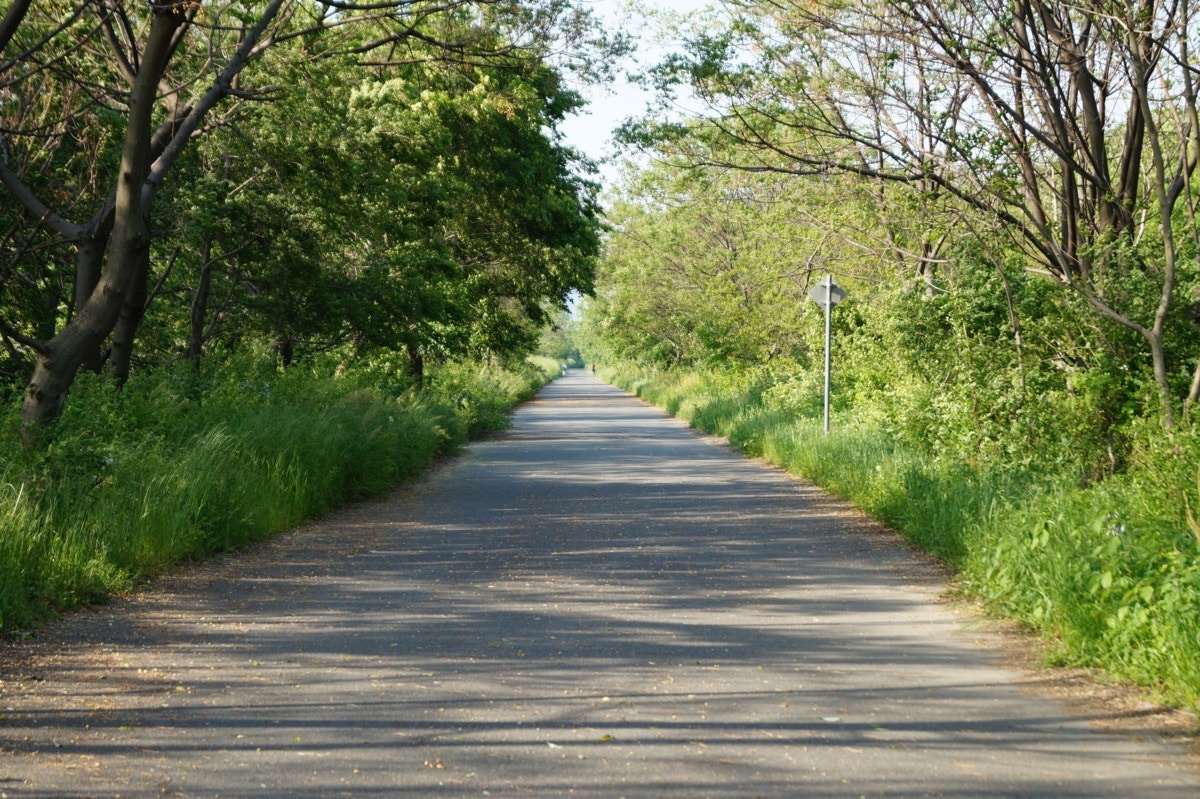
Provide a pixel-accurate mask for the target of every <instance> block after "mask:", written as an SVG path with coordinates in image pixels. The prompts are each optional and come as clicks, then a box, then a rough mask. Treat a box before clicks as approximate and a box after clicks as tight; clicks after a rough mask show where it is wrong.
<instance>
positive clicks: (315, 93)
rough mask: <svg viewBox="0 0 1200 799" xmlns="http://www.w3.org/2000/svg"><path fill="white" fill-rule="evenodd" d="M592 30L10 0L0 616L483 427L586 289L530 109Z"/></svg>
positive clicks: (417, 13) (504, 12) (265, 523)
mask: <svg viewBox="0 0 1200 799" xmlns="http://www.w3.org/2000/svg"><path fill="white" fill-rule="evenodd" d="M622 50H623V44H622V43H621V42H619V41H610V40H608V39H607V38H606V36H605V35H604V34H603V32H602V31H600V30H598V29H597V27H596V25H595V24H594V23H593V21H592V19H591V17H590V14H589V12H587V11H585V10H581V9H579V8H576V7H574V6H572V5H571V4H569V3H565V2H560V1H559V0H511V1H510V0H470V2H452V3H445V4H436V3H435V4H428V3H422V2H397V3H394V4H389V3H374V2H370V3H358V2H354V0H350V1H349V2H342V0H338V2H332V0H330V1H328V2H327V1H326V0H315V2H308V1H307V0H269V1H268V2H262V3H249V4H247V3H243V2H225V1H223V0H217V2H204V3H180V2H174V1H173V0H171V1H167V0H163V1H162V2H159V1H158V0H155V2H148V3H146V2H132V0H129V1H127V0H112V2H104V3H96V2H91V1H90V0H77V1H76V0H67V2H60V3H31V2H28V0H14V2H12V3H9V4H8V6H7V8H6V10H5V11H4V13H3V15H2V16H0V402H2V407H3V414H2V415H0V447H3V451H4V453H5V457H4V459H3V461H2V462H0V575H3V577H2V579H0V630H3V631H15V630H21V629H24V628H26V627H27V626H29V625H31V624H34V623H36V622H37V620H38V619H40V618H42V617H43V616H44V615H45V614H47V613H51V612H54V611H57V610H60V609H63V608H67V607H71V606H72V605H76V604H78V603H82V602H93V601H98V600H101V599H103V598H104V597H105V596H108V595H110V594H111V593H113V592H119V591H124V590H127V589H129V588H130V587H131V586H134V585H136V584H137V583H138V582H139V581H141V580H143V579H145V578H146V577H148V576H151V575H154V574H157V573H160V572H162V571H163V570H165V569H168V568H171V567H172V566H173V565H175V564H177V563H179V562H181V561H185V560H189V559H194V558H198V557H202V556H204V555H205V554H207V553H210V552H213V551H217V550H224V549H229V548H232V547H236V546H239V545H241V544H243V543H245V542H247V541H252V540H255V539H259V538H262V537H264V536H267V535H270V534H271V533H274V532H277V531H279V530H281V529H284V528H286V527H288V526H290V525H294V524H295V523H297V522H298V521H300V520H301V519H305V518H308V517H311V516H313V515H316V514H320V513H323V512H325V511H327V510H329V509H330V508H333V507H336V506H337V505H339V504H342V503H344V502H347V501H351V500H354V499H357V498H360V497H365V496H369V495H371V494H375V493H378V492H380V491H382V490H384V489H385V488H386V487H388V486H390V485H392V484H394V483H395V482H397V481H398V480H401V479H403V478H405V477H407V476H409V475H412V474H413V473H414V472H415V471H416V470H418V469H420V468H421V467H422V466H423V465H425V464H427V463H428V462H429V461H430V459H432V458H433V457H434V456H436V455H437V454H438V453H442V452H447V451H449V450H451V449H453V448H454V447H455V446H457V445H458V444H460V443H461V442H463V441H464V440H466V439H467V438H468V437H469V436H472V435H477V434H479V433H481V432H482V431H484V430H487V429H491V428H495V427H497V426H500V425H502V424H504V419H505V412H506V411H507V409H508V408H509V407H510V406H511V405H512V404H513V403H515V402H517V401H519V400H520V399H522V398H524V397H526V396H528V395H529V394H530V393H531V392H532V391H533V390H534V389H535V388H536V387H537V386H540V385H541V384H542V383H543V382H544V381H545V380H546V379H548V377H547V375H549V374H552V373H554V372H557V369H558V361H557V360H553V361H548V360H547V359H543V360H542V363H541V366H540V367H537V366H532V365H530V362H529V360H528V358H529V356H530V355H532V354H533V353H534V352H535V351H536V350H537V349H538V347H539V340H540V337H541V335H542V332H543V331H544V330H545V329H546V328H547V326H548V325H552V324H553V323H554V321H555V320H556V319H561V317H562V316H563V314H565V308H566V302H567V298H568V297H569V296H571V295H572V294H573V293H575V292H580V291H588V290H589V289H590V287H591V278H592V273H593V269H594V262H595V257H596V255H597V253H598V251H599V244H600V221H599V216H598V210H599V209H598V205H597V203H596V198H595V194H596V191H597V186H596V185H595V184H594V183H593V182H592V181H591V180H590V179H589V177H588V176H589V175H590V174H591V173H592V171H593V168H592V166H591V165H590V164H589V163H588V162H587V161H586V159H584V158H583V157H581V156H580V155H579V154H578V153H576V152H574V151H572V150H571V149H570V148H568V147H567V146H566V145H565V144H564V143H563V142H562V139H561V136H560V135H559V134H558V132H557V128H558V125H559V124H560V123H561V122H562V121H563V119H564V118H565V117H566V116H567V115H568V114H569V113H570V112H571V111H572V110H573V109H576V108H578V107H579V106H580V105H581V104H582V98H581V96H580V95H579V94H578V93H577V92H576V91H575V90H574V89H573V88H571V87H572V86H574V87H579V86H582V85H584V84H586V83H587V82H588V81H592V80H596V79H599V78H600V77H602V76H603V74H604V71H605V69H606V64H607V63H608V62H609V61H610V60H611V59H612V57H613V56H614V55H616V54H619V53H620V52H622ZM547 363H550V364H551V365H550V366H549V367H548V366H547Z"/></svg>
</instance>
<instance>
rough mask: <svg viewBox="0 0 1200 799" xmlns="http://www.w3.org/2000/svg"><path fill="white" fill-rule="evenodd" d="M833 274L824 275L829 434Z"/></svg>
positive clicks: (827, 421) (826, 424) (826, 414)
mask: <svg viewBox="0 0 1200 799" xmlns="http://www.w3.org/2000/svg"><path fill="white" fill-rule="evenodd" d="M832 343H833V275H827V276H826V277H825V433H826V435H828V434H829V393H830V389H831V382H832V381H831V375H832V372H833V355H832V349H833V348H832V346H831V344H832Z"/></svg>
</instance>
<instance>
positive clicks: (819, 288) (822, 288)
mask: <svg viewBox="0 0 1200 799" xmlns="http://www.w3.org/2000/svg"><path fill="white" fill-rule="evenodd" d="M808 296H810V297H812V298H813V300H814V301H815V302H816V303H817V305H820V306H821V308H822V309H824V311H825V432H826V433H828V432H829V395H830V394H831V393H832V391H831V389H832V385H831V383H832V379H831V376H832V374H833V346H832V345H833V306H835V305H837V304H838V303H839V302H841V301H842V300H844V299H846V290H845V289H844V288H842V287H841V286H839V285H838V284H837V283H834V282H833V275H826V276H825V279H824V280H822V281H821V282H820V283H818V284H817V285H816V287H815V288H814V289H813V290H812V291H810V292H809V293H808Z"/></svg>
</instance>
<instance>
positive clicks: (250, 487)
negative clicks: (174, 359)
mask: <svg viewBox="0 0 1200 799" xmlns="http://www.w3.org/2000/svg"><path fill="white" fill-rule="evenodd" d="M541 360H542V361H545V362H541V363H539V364H538V365H534V364H533V363H530V364H526V365H524V366H523V367H517V368H510V369H500V368H495V367H491V368H489V367H483V366H479V365H475V364H469V363H456V364H447V365H443V366H440V367H438V368H437V369H435V370H433V371H432V373H431V374H430V375H429V376H428V378H427V381H426V387H425V389H423V390H416V389H414V388H413V387H412V386H411V385H410V384H409V381H407V380H406V379H405V378H402V377H401V378H397V377H395V376H394V375H395V372H394V371H393V370H391V369H389V368H388V367H387V365H386V364H376V365H374V366H370V367H359V368H356V369H351V370H345V369H344V368H340V367H338V365H337V364H336V363H329V364H327V368H321V367H314V368H309V369H307V370H305V369H301V368H298V367H293V368H290V369H288V370H287V371H279V370H278V369H276V367H275V366H274V363H273V361H272V360H270V359H249V358H247V359H243V360H241V361H239V362H237V363H234V364H230V365H227V366H225V367H223V368H220V369H216V370H214V371H212V372H206V373H205V374H204V375H203V376H196V375H195V374H194V373H193V372H191V370H190V367H189V366H186V365H182V366H179V367H177V368H174V369H159V370H157V371H148V372H143V373H141V374H139V375H137V376H135V378H134V380H133V381H131V383H130V384H129V385H127V386H126V387H125V388H124V389H123V390H117V389H115V388H114V387H113V386H112V384H111V383H110V382H108V381H106V380H104V379H101V378H91V379H88V378H81V379H80V380H79V381H78V382H77V384H76V386H75V388H74V389H73V391H72V397H71V402H70V403H68V405H67V408H66V413H65V415H64V416H63V418H62V419H61V420H60V421H58V422H57V423H55V424H54V425H53V426H52V427H51V428H50V429H48V430H46V431H44V433H43V439H44V440H42V441H40V442H37V444H35V445H34V446H28V447H24V448H23V447H22V446H20V444H19V433H20V430H19V428H18V425H17V421H16V414H15V411H14V412H10V414H9V418H8V426H7V428H6V429H5V430H4V431H3V436H4V438H5V439H6V440H5V441H4V442H3V445H4V446H5V447H6V449H7V451H8V452H9V453H12V456H11V457H10V458H9V459H8V460H7V462H6V464H5V466H4V467H3V469H4V471H3V472H2V473H0V497H2V500H0V574H2V575H4V577H3V580H2V581H0V629H3V630H7V631H13V630H17V629H22V628H26V627H28V626H29V625H31V624H34V623H36V622H37V621H38V620H39V619H41V618H43V617H44V616H46V615H47V614H48V613H51V612H54V611H57V610H61V609H65V608H69V607H71V606H74V605H78V604H80V603H88V602H95V601H100V600H102V599H103V598H104V597H106V596H109V595H111V594H114V593H119V592H123V591H127V590H129V589H130V588H131V587H132V586H134V585H135V584H137V583H138V582H139V581H141V580H143V579H145V578H147V577H149V576H152V575H155V574H158V573H161V572H163V571H164V570H166V569H168V568H170V567H171V566H173V565H175V564H178V563H179V562H181V561H186V560H189V559H195V558H200V557H203V556H204V555H206V554H209V553H212V552H216V551H221V550H228V549H231V548H235V547H238V546H240V545H243V544H245V543H248V542H251V541H255V540H258V539H262V538H265V537H267V536H270V535H271V534H273V533H276V532H279V531H281V530H284V529H286V528H288V527H290V526H293V525H295V524H296V523H298V522H299V521H301V520H303V519H306V518H310V517H312V516H315V515H319V514H321V513H323V512H325V511H328V510H330V509H332V508H334V507H337V506H339V505H341V504H344V503H346V502H350V501H353V500H356V499H360V498H364V497H367V496H370V495H372V494H377V493H379V492H381V491H383V490H384V489H386V488H388V487H389V486H392V485H394V484H395V483H396V482H398V481H400V480H402V479H404V478H406V477H408V476H410V475H413V474H414V473H416V472H417V471H418V470H419V469H421V468H422V467H423V466H425V465H426V464H428V463H429V462H430V461H431V460H432V459H433V458H434V457H435V456H436V455H438V454H439V453H444V452H447V451H449V450H452V449H453V448H454V447H455V446H457V445H459V444H460V443H462V442H464V441H465V440H467V439H468V438H469V437H470V436H472V435H476V434H478V433H480V432H483V431H485V430H487V429H492V428H497V427H501V426H503V425H504V424H505V423H506V419H507V416H506V413H507V411H508V409H509V408H510V407H511V406H512V405H513V404H515V403H516V402H518V401H520V400H522V399H525V398H527V397H529V396H531V395H532V394H533V393H534V392H535V391H536V390H537V389H538V388H539V387H540V386H542V385H543V384H544V383H545V382H546V381H547V380H548V379H549V375H550V374H552V373H553V371H557V368H558V364H557V363H555V362H552V361H549V360H548V359H541Z"/></svg>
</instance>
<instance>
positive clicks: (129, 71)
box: [0, 0, 586, 424]
mask: <svg viewBox="0 0 1200 799" xmlns="http://www.w3.org/2000/svg"><path fill="white" fill-rule="evenodd" d="M583 19H584V16H582V15H580V14H579V13H577V12H575V11H574V10H573V9H571V8H570V7H569V6H568V5H567V4H565V3H562V2H558V1H557V0H548V2H545V3H541V4H534V3H531V4H519V3H515V2H507V1H506V0H477V1H476V2H465V1H464V2H458V1H457V0H449V2H445V3H438V2H432V3H431V2H420V1H418V0H409V1H408V2H398V3H386V4H378V3H365V4H357V3H354V2H349V3H347V2H333V1H332V0H329V1H328V2H325V1H323V0H319V2H316V3H305V2H300V0H271V2H268V3H264V4H251V5H244V4H241V3H237V2H225V3H219V4H211V5H210V4H201V3H198V2H168V1H167V0H163V2H155V3H151V4H150V5H149V6H148V7H147V6H142V5H138V4H132V3H125V2H121V1H120V0H113V2H108V3H104V4H95V3H79V4H78V5H58V6H56V5H53V4H47V5H41V6H37V7H34V6H33V5H32V4H22V3H18V4H16V5H14V6H12V7H11V8H10V11H9V13H8V14H7V15H6V16H5V19H4V21H3V23H0V25H2V27H0V42H3V43H4V44H5V50H4V59H5V60H4V61H3V62H0V90H3V91H4V92H5V93H6V94H5V96H6V97H12V98H15V102H12V103H6V107H5V108H4V109H3V112H2V113H3V118H2V119H0V142H2V143H3V144H4V155H5V157H4V158H3V159H2V162H0V183H2V184H3V186H4V188H5V190H6V191H7V192H8V193H9V194H10V196H12V197H13V198H14V199H15V200H16V201H17V203H18V204H19V206H20V208H21V215H20V216H19V218H15V219H14V221H13V224H14V226H15V227H16V228H19V229H20V230H22V231H25V230H31V229H34V230H49V231H51V235H50V236H48V237H46V238H47V239H48V241H46V242H45V244H39V246H57V245H59V244H63V243H65V244H69V245H70V246H72V247H73V248H74V250H75V252H76V258H75V265H74V268H73V270H72V274H71V276H70V277H69V278H66V279H65V280H62V281H61V282H65V283H68V284H72V285H73V298H72V300H71V301H70V302H69V304H68V307H67V308H66V312H65V313H56V314H54V316H55V318H54V320H53V324H52V326H51V330H52V332H51V330H48V329H47V325H42V326H41V327H40V328H38V329H33V328H31V327H30V326H29V325H28V324H22V322H23V320H20V319H14V318H12V314H11V310H12V309H11V308H10V309H8V310H9V313H7V314H6V317H8V318H6V319H5V320H4V322H3V332H4V334H5V336H6V339H7V340H8V341H9V342H12V343H15V344H16V345H17V346H20V347H26V348H28V349H30V350H32V351H33V352H35V353H36V354H37V357H36V362H35V365H34V369H33V375H32V377H31V379H30V381H29V383H28V386H27V389H26V392H25V400H24V404H23V408H22V417H23V419H24V420H25V421H26V422H27V423H29V424H37V423H44V422H46V421H48V420H51V419H53V418H55V417H56V416H57V414H58V413H59V412H60V410H61V407H62V403H63V401H64V399H65V396H66V392H67V390H68V388H69V387H70V384H71V382H72V381H73V379H74V376H75V374H76V372H77V370H78V369H79V368H80V367H82V366H84V365H85V364H87V365H89V366H91V367H92V368H98V367H99V364H100V360H101V348H102V346H103V345H104V343H105V342H106V341H107V342H108V343H109V346H108V358H109V363H110V368H112V370H113V371H114V374H115V375H116V376H117V378H118V379H123V378H124V376H125V375H127V374H128V370H129V367H130V363H131V355H132V352H133V345H134V336H135V335H136V334H137V332H138V330H139V328H140V326H141V324H142V321H143V318H144V314H145V312H146V308H147V304H148V302H149V300H150V297H151V292H150V281H149V277H150V274H151V258H152V253H153V248H154V245H155V235H156V233H155V229H154V219H155V212H156V209H157V208H158V207H159V203H158V198H159V195H160V193H161V192H162V191H163V189H164V187H165V188H166V189H167V191H168V192H169V190H170V188H171V186H172V180H174V176H175V175H176V174H177V173H178V172H179V169H178V165H179V163H180V159H181V158H182V156H183V155H184V153H185V152H187V151H188V149H189V144H190V143H191V142H192V140H193V139H194V138H196V137H197V136H199V135H200V134H202V133H208V132H211V131H212V130H214V129H218V128H220V127H222V126H224V125H228V124H230V123H232V122H233V121H234V120H236V119H239V118H240V117H242V116H243V115H245V114H246V113H247V109H248V107H249V106H250V105H251V104H253V103H256V102H261V101H264V100H267V99H270V98H271V97H274V96H278V95H279V94H280V93H281V92H282V91H283V90H282V89H280V88H279V87H277V86H273V85H272V84H271V83H270V82H268V81H269V77H268V76H269V74H271V73H272V72H275V73H276V74H278V73H277V70H278V69H279V68H280V67H281V66H282V65H286V64H287V63H288V61H289V59H290V60H291V61H292V62H293V63H304V62H311V61H313V60H315V59H325V58H337V57H352V58H354V59H356V60H357V61H358V62H360V63H362V65H363V66H374V67H375V68H377V69H387V68H389V67H391V66H396V65H403V64H407V63H412V58H413V57H414V53H412V52H410V51H409V50H408V48H409V46H410V45H414V44H415V45H419V46H418V47H417V50H418V52H416V53H415V58H417V59H418V60H420V61H433V62H438V63H446V64H460V65H464V66H472V67H474V66H480V67H483V66H486V65H487V64H489V63H495V62H505V63H504V64H502V65H501V68H504V69H511V68H514V67H515V66H517V65H520V64H529V63H531V62H532V63H538V62H540V60H541V59H542V58H543V56H544V54H545V52H546V49H547V46H548V44H547V43H548V42H549V41H551V40H552V39H554V38H555V37H557V38H558V39H563V38H567V39H571V38H575V39H578V38H579V37H582V36H584V35H585V32H586V29H585V26H584V24H583V22H582V20H583ZM371 58H375V59H376V60H374V61H371ZM366 62H369V63H366ZM255 67H257V69H256V68H255ZM47 89H50V90H51V91H49V92H48V93H47ZM43 96H49V97H52V98H54V102H53V103H51V104H50V105H51V106H52V108H50V109H49V111H47V113H45V114H42V115H41V116H40V117H36V118H35V116H34V115H32V114H30V113H29V112H28V109H29V108H30V107H33V105H34V104H35V100H36V98H38V97H43ZM218 109H220V110H221V112H220V113H218ZM55 114H57V116H55ZM93 118H104V119H107V120H109V121H110V122H111V126H110V127H111V129H112V130H113V131H120V134H119V139H118V141H119V148H118V149H119V153H120V155H119V158H114V159H112V160H111V162H107V163H106V162H104V159H103V158H99V157H98V158H95V159H92V160H93V163H94V164H96V167H97V168H95V169H94V170H91V171H90V172H89V171H88V170H87V168H86V165H82V164H80V163H78V161H79V159H76V162H72V163H67V165H66V166H67V167H69V168H68V169H66V170H62V169H60V170H58V172H59V173H61V174H69V173H74V174H78V173H80V172H81V171H82V172H84V173H85V174H87V175H88V177H89V178H90V179H91V180H90V182H89V183H88V185H87V189H88V190H87V191H80V192H78V195H75V194H72V193H71V192H70V191H66V192H65V195H64V196H65V197H67V198H69V199H71V200H72V202H71V203H67V202H63V201H62V200H61V199H60V196H59V195H60V194H64V191H63V190H64V184H63V183H62V182H59V181H57V180H56V179H49V180H43V178H44V177H45V176H46V175H47V174H48V171H47V168H46V167H47V165H48V164H49V165H54V164H55V163H56V161H57V162H58V163H59V164H60V165H61V163H62V162H64V161H68V162H69V161H70V158H68V157H66V156H64V155H63V153H64V152H67V151H68V150H71V149H72V148H74V149H76V150H79V149H82V148H80V147H78V146H77V144H76V142H75V140H74V139H73V138H72V136H71V135H70V132H71V131H72V130H76V129H87V128H88V127H89V126H88V125H87V124H85V123H86V122H88V121H90V120H91V119H93ZM47 130H49V131H50V133H51V135H50V136H47V135H46V132H47ZM50 139H53V140H55V141H57V142H58V143H59V145H60V147H59V148H58V150H57V151H53V152H45V151H44V150H40V149H39V147H38V142H40V141H47V140H50ZM107 141H111V140H107ZM107 141H101V142H100V143H98V144H97V145H95V147H93V148H92V150H93V151H95V152H97V153H99V154H101V155H103V154H104V153H106V152H109V149H108V148H110V147H111V145H109V144H108V143H107ZM251 145H252V143H251ZM218 160H220V159H218ZM221 169H224V167H220V168H219V171H218V174H220V170H221ZM53 177H54V178H58V177H60V175H59V174H56V175H54V176H53ZM64 212H65V213H67V214H68V215H67V216H64ZM72 215H73V216H74V218H75V219H84V220H86V221H83V222H73V221H71V219H70V216H72ZM38 235H44V234H38ZM25 238H26V239H27V240H28V241H33V238H31V237H30V236H26V237H25ZM10 240H12V241H18V240H19V237H18V238H13V237H10ZM205 240H207V241H208V242H209V245H211V244H212V243H214V239H213V238H212V237H211V236H209V237H208V238H207V239H205V236H204V235H203V234H202V236H201V242H203V241H205ZM21 246H22V247H23V248H24V249H25V250H29V249H30V247H28V246H26V245H25V244H24V243H22V244H21ZM198 252H199V253H200V255H199V259H200V261H201V264H202V266H201V272H202V274H203V270H204V269H205V268H211V267H212V266H213V264H214V263H215V261H214V260H213V253H212V249H211V246H208V245H205V244H203V243H201V245H200V247H199V249H198ZM229 252H230V251H229V250H226V251H225V252H224V253H223V254H222V253H218V256H217V257H218V259H222V258H227V257H228V256H229ZM17 255H21V253H17ZM163 271H166V269H165V268H164V270H163ZM208 274H209V277H210V278H211V271H210V272H209V273H208ZM64 277H65V276H64ZM203 285H205V283H204V280H200V281H199V282H198V283H197V291H196V292H195V294H194V295H193V297H192V307H193V311H194V312H195V318H194V319H193V321H192V332H191V338H192V339H193V345H192V346H193V348H194V346H195V341H194V340H195V338H196V336H197V332H196V327H197V325H198V320H199V318H200V317H201V315H202V314H203V311H204V308H205V306H206V303H207V299H206V290H204V289H202V286H203ZM198 300H199V301H198ZM56 305H61V303H56ZM47 333H49V335H47Z"/></svg>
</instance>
